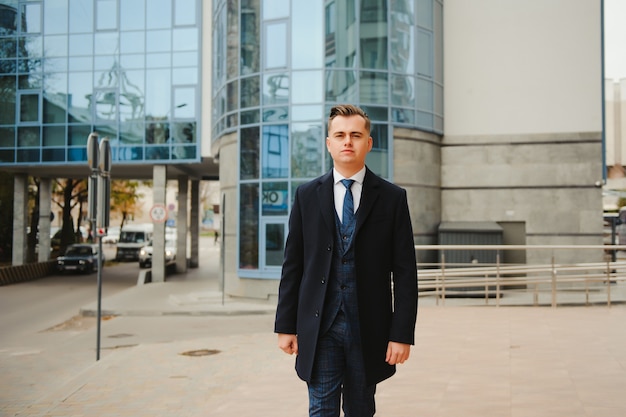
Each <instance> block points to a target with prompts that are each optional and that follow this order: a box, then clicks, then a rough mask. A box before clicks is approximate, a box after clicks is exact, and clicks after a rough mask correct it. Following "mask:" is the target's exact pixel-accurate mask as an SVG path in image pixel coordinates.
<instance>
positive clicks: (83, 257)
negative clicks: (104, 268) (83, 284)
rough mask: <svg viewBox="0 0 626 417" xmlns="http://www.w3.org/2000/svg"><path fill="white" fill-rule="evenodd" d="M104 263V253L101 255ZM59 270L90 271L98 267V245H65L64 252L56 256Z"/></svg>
mask: <svg viewBox="0 0 626 417" xmlns="http://www.w3.org/2000/svg"><path fill="white" fill-rule="evenodd" d="M102 263H103V264H104V254H103V255H102ZM57 269H58V271H59V272H66V271H74V272H82V273H87V274H88V273H92V272H93V271H96V270H97V269H98V246H96V245H89V244H74V245H70V246H68V247H67V249H66V250H65V253H64V254H63V255H61V256H59V257H58V258H57Z"/></svg>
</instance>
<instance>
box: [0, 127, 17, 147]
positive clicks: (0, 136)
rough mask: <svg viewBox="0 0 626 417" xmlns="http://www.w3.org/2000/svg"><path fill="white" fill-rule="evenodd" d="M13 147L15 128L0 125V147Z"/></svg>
mask: <svg viewBox="0 0 626 417" xmlns="http://www.w3.org/2000/svg"><path fill="white" fill-rule="evenodd" d="M13 147H15V128H14V127H12V126H11V127H0V148H13Z"/></svg>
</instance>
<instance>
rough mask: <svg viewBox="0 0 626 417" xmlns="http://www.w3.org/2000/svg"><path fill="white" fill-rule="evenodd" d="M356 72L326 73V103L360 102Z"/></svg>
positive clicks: (335, 71) (336, 71)
mask: <svg viewBox="0 0 626 417" xmlns="http://www.w3.org/2000/svg"><path fill="white" fill-rule="evenodd" d="M356 80H357V73H356V71H338V70H329V71H326V101H337V102H342V103H355V102H358V95H357V94H358V89H357V83H356Z"/></svg>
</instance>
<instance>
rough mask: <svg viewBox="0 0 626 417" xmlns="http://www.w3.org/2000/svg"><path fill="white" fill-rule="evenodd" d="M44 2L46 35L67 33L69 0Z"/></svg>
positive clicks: (47, 0)
mask: <svg viewBox="0 0 626 417" xmlns="http://www.w3.org/2000/svg"><path fill="white" fill-rule="evenodd" d="M42 3H43V6H44V15H43V16H44V25H43V27H44V30H45V33H46V35H51V34H57V33H67V31H68V27H67V14H68V13H67V0H45V1H44V2H42Z"/></svg>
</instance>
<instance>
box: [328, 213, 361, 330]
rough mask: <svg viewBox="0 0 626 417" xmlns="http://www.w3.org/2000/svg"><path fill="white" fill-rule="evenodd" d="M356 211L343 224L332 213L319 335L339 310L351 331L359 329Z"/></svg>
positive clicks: (329, 324)
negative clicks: (330, 254) (329, 257)
mask: <svg viewBox="0 0 626 417" xmlns="http://www.w3.org/2000/svg"><path fill="white" fill-rule="evenodd" d="M355 225H356V214H355V216H354V217H353V221H352V222H351V223H350V224H346V225H342V224H341V222H340V221H339V217H338V216H337V214H336V213H335V245H334V249H333V259H332V263H331V267H330V276H329V277H328V288H327V289H326V299H325V302H324V313H323V315H322V323H321V328H320V336H321V335H323V334H324V333H326V332H327V331H328V329H329V328H330V326H331V325H332V324H333V321H334V320H335V317H336V316H337V313H338V312H339V310H342V311H343V312H344V314H345V315H346V317H347V319H348V323H349V324H350V329H351V332H352V333H353V335H357V334H359V333H358V331H359V330H358V329H359V327H358V326H359V310H358V301H357V293H356V273H355V262H354V245H353V244H352V243H353V238H354V229H355Z"/></svg>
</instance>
